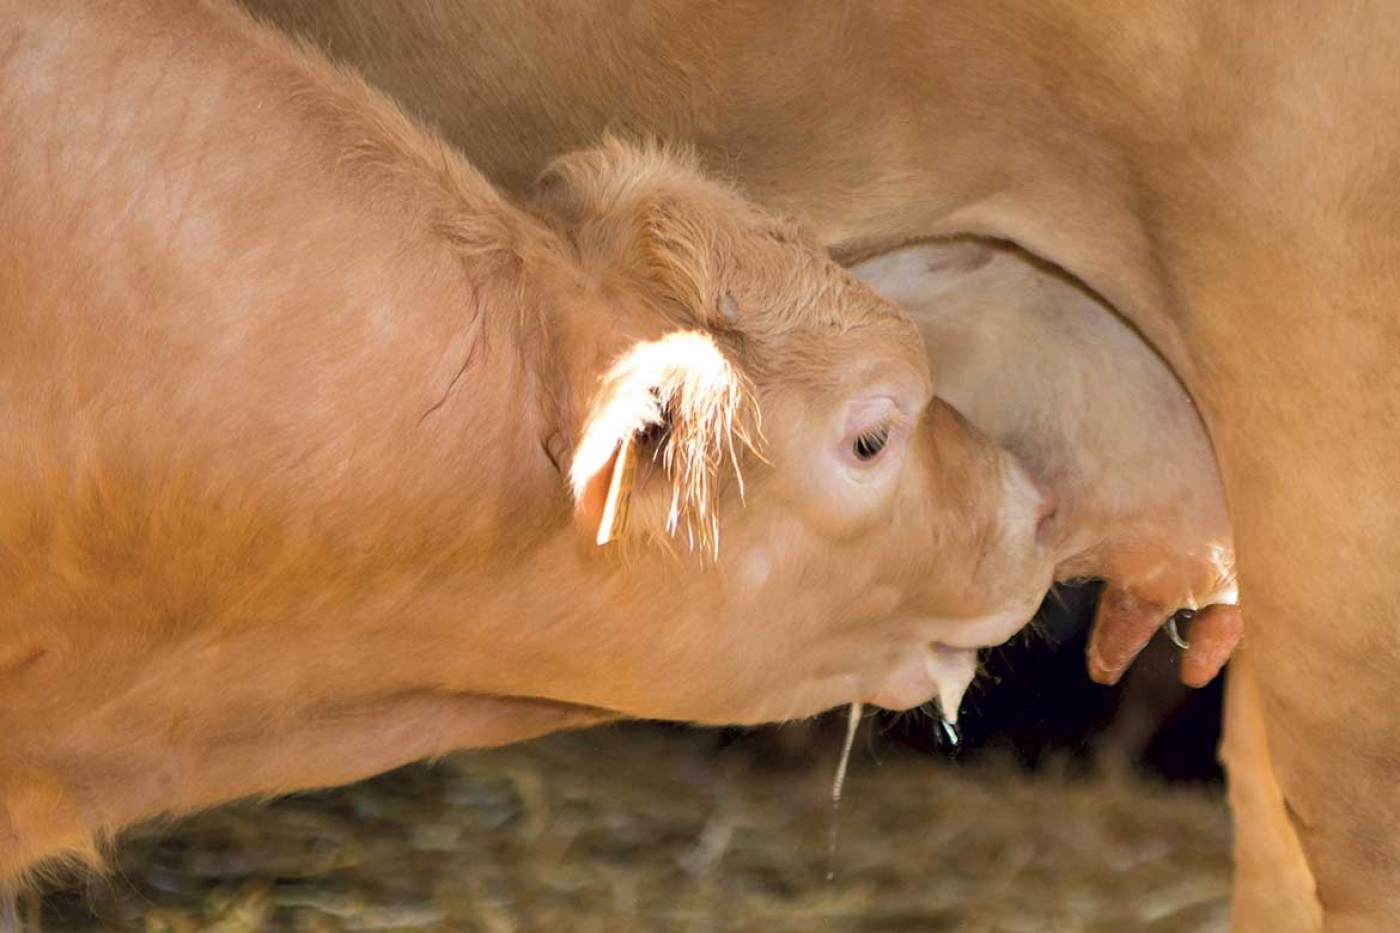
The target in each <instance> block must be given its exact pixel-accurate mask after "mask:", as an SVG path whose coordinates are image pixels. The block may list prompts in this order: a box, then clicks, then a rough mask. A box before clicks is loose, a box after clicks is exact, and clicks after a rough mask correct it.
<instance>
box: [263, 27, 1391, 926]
mask: <svg viewBox="0 0 1400 933" xmlns="http://www.w3.org/2000/svg"><path fill="white" fill-rule="evenodd" d="M253 6H255V7H257V8H259V9H263V10H266V11H268V12H269V13H272V12H276V14H277V16H278V18H279V19H280V20H281V21H282V22H284V23H285V24H287V25H289V26H290V27H292V28H294V29H297V28H299V29H304V30H306V31H308V32H310V33H312V34H314V35H316V36H317V37H318V38H320V39H322V40H323V41H324V42H325V43H326V45H327V47H328V48H330V49H331V50H332V52H333V53H334V54H336V55H338V56H341V57H345V58H348V59H351V60H353V61H355V62H357V63H358V64H360V65H361V66H362V67H363V68H364V69H365V70H366V72H367V73H368V74H369V75H370V76H371V77H372V79H373V80H375V81H376V82H377V83H379V84H380V85H381V86H383V87H385V88H387V89H388V90H390V91H391V92H392V93H394V94H396V95H399V96H400V97H401V99H404V100H408V101H412V102H413V106H414V108H415V110H416V111H417V112H419V113H422V114H424V115H425V116H426V118H428V119H429V120H431V121H432V122H434V123H435V124H436V125H438V126H439V127H441V128H442V129H443V130H444V131H445V132H446V133H447V134H448V136H449V137H450V138H452V139H453V140H454V141H456V142H457V143H458V144H460V145H462V146H463V147H464V148H465V149H466V151H468V152H469V153H471V154H472V156H473V158H475V159H476V160H477V164H478V165H480V166H481V167H482V169H483V170H484V171H485V172H486V173H487V174H488V175H489V176H490V177H492V178H494V179H496V180H497V181H499V182H501V183H503V184H505V185H506V186H507V187H514V186H516V185H519V184H523V183H525V182H526V181H528V179H529V178H530V177H531V175H532V174H533V172H534V171H535V170H536V167H537V166H538V165H540V164H541V163H542V162H543V160H545V159H546V158H548V157H549V155H550V154H551V153H552V152H554V151H558V150H562V149H565V148H571V147H574V146H577V145H580V144H583V143H586V142H587V141H588V140H591V139H593V138H595V137H596V135H597V134H598V132H599V131H600V130H601V129H603V128H604V127H607V126H609V125H612V126H617V127H621V128H631V129H636V130H650V131H654V132H660V133H663V134H666V135H669V136H674V137H677V138H681V139H689V140H693V141H695V142H696V143H698V144H699V145H700V146H701V147H702V151H703V153H704V155H705V157H706V159H707V160H708V161H709V162H710V163H711V164H713V165H716V166H719V167H721V168H723V169H724V170H726V171H728V172H730V173H732V174H733V175H735V176H736V177H738V178H739V179H741V180H742V182H743V183H744V185H745V187H746V189H747V190H748V191H750V192H751V193H753V194H754V195H755V196H757V197H758V198H759V199H761V200H762V201H764V202H765V203H767V204H769V205H771V206H777V207H781V208H783V209H787V210H791V211H794V212H796V213H799V214H802V215H803V216H805V217H806V218H807V219H808V221H809V222H810V223H811V224H812V226H813V227H814V229H815V230H816V231H817V233H818V235H819V236H820V237H821V239H822V242H824V243H826V244H827V245H829V246H830V247H832V248H833V249H835V250H837V251H838V252H839V253H841V254H842V255H845V256H849V257H858V256H864V255H870V254H872V253H874V252H878V251H881V250H884V249H887V248H890V247H893V246H897V245H899V244H901V243H904V242H908V241H910V240H915V239H922V238H926V237H930V236H936V235H941V234H959V233H973V234H983V235H988V236H992V237H997V238H1002V239H1007V240H1011V241H1013V242H1015V243H1017V244H1019V245H1020V246H1021V247H1024V248H1025V249H1027V250H1029V251H1030V252H1031V253H1033V254H1036V255H1037V256H1039V257H1041V258H1042V259H1044V260H1047V261H1049V262H1051V263H1053V264H1055V265H1057V266H1059V267H1061V268H1063V269H1065V270H1067V271H1068V272H1069V273H1070V274H1071V275H1073V276H1074V277H1075V278H1077V279H1078V280H1079V281H1081V282H1083V283H1084V284H1085V285H1086V286H1087V287H1088V288H1089V289H1090V290H1092V291H1093V292H1095V293H1096V294H1097V295H1099V296H1100V297H1102V298H1103V299H1104V300H1105V301H1107V302H1108V303H1109V304H1110V305H1111V306H1112V307H1113V308H1114V309H1115V310H1116V311H1117V312H1118V313H1120V314H1122V315H1123V316H1124V317H1126V318H1127V319H1128V320H1129V321H1130V322H1131V323H1132V324H1133V325H1134V326H1135V327H1136V328H1137V329H1138V330H1139V331H1140V332H1141V333H1142V334H1143V335H1144V336H1145V337H1146V338H1147V339H1148V340H1149V342H1150V343H1151V344H1152V345H1153V346H1154V347H1155V348H1156V350H1157V351H1158V352H1160V353H1161V354H1162V356H1163V357H1164V358H1165V359H1166V361H1167V362H1168V363H1169V364H1170V365H1171V367H1172V368H1173V369H1174V370H1175V372H1176V373H1177V374H1178V375H1179V376H1180V377H1181V378H1182V381H1183V383H1184V384H1185V386H1186V388H1187V389H1188V391H1189V392H1190V394H1191V396H1192V397H1193V399H1194V400H1195V401H1196V403H1197V405H1198V406H1199V407H1200V409H1201V413H1202V415H1203V417H1204V420H1205V423H1206V425H1207V427H1208V429H1209V431H1210V435H1211V439H1212V441H1213V444H1214V447H1215V450H1216V453H1217V455H1218V458H1219V461H1220V467H1221V472H1222V476H1223V480H1224V484H1225V489H1226V493H1227V495H1228V499H1229V503H1230V509H1231V516H1232V520H1233V523H1234V530H1235V540H1236V544H1237V547H1238V551H1239V569H1240V574H1241V585H1242V589H1243V592H1244V594H1245V595H1246V597H1247V600H1248V605H1249V610H1250V617H1249V623H1248V630H1247V632H1246V637H1247V641H1248V645H1249V648H1250V651H1251V656H1252V658H1253V660H1252V662H1251V663H1252V664H1253V665H1254V668H1255V671H1256V673H1257V677H1255V678H1254V680H1253V681H1252V685H1251V687H1250V689H1252V690H1255V691H1257V693H1258V697H1257V705H1256V708H1257V709H1258V710H1259V711H1260V714H1259V722H1260V729H1259V731H1262V732H1263V733H1264V734H1265V735H1264V739H1265V740H1264V741H1261V742H1258V743H1256V747H1259V748H1267V751H1268V754H1269V756H1270V758H1271V759H1272V760H1271V770H1272V774H1273V776H1274V777H1275V778H1276V780H1277V786H1278V788H1279V790H1280V793H1281V795H1282V797H1283V799H1284V801H1285V803H1286V805H1287V807H1286V808H1283V809H1280V808H1275V809H1274V810H1272V811H1270V810H1261V811H1260V813H1263V814H1265V815H1266V816H1269V818H1275V819H1276V818H1279V814H1280V813H1285V814H1287V817H1286V818H1287V819H1289V820H1291V821H1292V827H1291V828H1289V830H1288V832H1282V831H1274V830H1273V829H1270V828H1264V829H1263V830H1262V834H1263V836H1264V837H1265V838H1269V839H1283V838H1288V837H1290V835H1291V834H1292V833H1293V831H1294V830H1296V837H1297V838H1298V840H1299V842H1300V844H1301V846H1302V849H1303V851H1304V852H1306V854H1307V860H1308V864H1309V866H1310V868H1311V870H1312V871H1313V873H1314V874H1315V875H1316V882H1317V887H1316V890H1317V897H1318V898H1319V899H1320V903H1321V905H1322V910H1321V912H1320V914H1319V916H1320V917H1321V922H1322V923H1323V924H1324V925H1325V926H1326V928H1327V929H1328V930H1329V931H1350V930H1363V929H1365V930H1370V929H1386V928H1391V927H1393V926H1395V925H1396V923H1397V922H1400V883H1397V879H1400V823H1397V816H1396V815H1397V814H1400V784H1397V783H1396V781H1395V780H1394V774H1395V771H1396V768H1397V766H1400V719H1397V717H1395V716H1394V715H1393V714H1392V712H1391V711H1392V709H1393V707H1394V705H1395V703H1394V701H1395V687H1394V685H1395V682H1396V678H1397V670H1400V649H1397V648H1396V647H1395V645H1396V638H1395V634H1396V620H1397V618H1398V617H1400V586H1397V580H1396V569H1395V568H1396V555H1397V554H1400V511H1398V510H1400V474H1397V471H1396V470H1395V467H1394V464H1395V459H1396V456H1395V455H1396V441H1395V438H1396V437H1397V436H1400V403H1398V400H1400V381H1398V380H1400V375H1397V370H1396V367H1395V366H1394V364H1393V361H1394V358H1395V355H1396V352H1397V348H1400V327H1397V316H1396V313H1395V310H1394V296H1395V294H1396V293H1397V291H1400V237H1397V236H1396V230H1397V211H1396V199H1395V178H1396V177H1397V174H1400V122H1397V121H1396V120H1395V119H1394V118H1393V117H1392V116H1391V114H1393V113H1394V112H1395V110H1396V105H1397V104H1400V80H1398V79H1397V77H1396V70H1395V62H1394V49H1395V48H1396V47H1397V46H1400V11H1398V10H1397V8H1396V7H1395V6H1394V5H1393V4H1388V3H1383V2H1363V3H1359V4H1354V5H1351V6H1348V7H1347V9H1346V11H1345V14H1344V15H1343V14H1339V13H1338V11H1336V10H1335V9H1332V8H1324V7H1321V6H1318V5H1316V4H1309V3H1302V2H1293V0H1287V2H1280V3H1274V4H1264V5H1258V4H1220V3H1212V2H1208V0H1199V2H1197V0H1190V2H1184V3H1168V2H1154V3H1140V4H1133V5H1124V4H1119V3H1102V2H1092V0H1091V2H1084V0H1065V2H1050V3H1025V2H1022V0H991V2H987V0H968V2H961V0H952V2H946V3H938V4H929V3H923V2H914V0H909V2H901V0H896V2H880V3H874V2H870V3H865V2H848V3H834V4H827V5H823V6H822V7H821V8H820V9H814V8H813V7H812V6H811V5H809V4H784V3H734V2H729V0H723V2H720V0H714V2H667V0H661V2H656V0H639V2H637V3H630V4H622V5H618V4H603V3H586V2H574V0H540V2H533V3H524V4H522V3H497V2H491V0H481V2H472V3H463V4H459V5H450V6H449V5H444V4H426V3H424V4H418V3H414V2H411V0H406V2H399V3H376V4H360V3H354V2H349V0H340V2H335V0H314V2H313V0H255V2H253ZM484 127H489V128H490V131H489V132H486V131H484V130H483V128H484ZM1236 706H1237V708H1238V706H1239V705H1238V704H1237V705H1236ZM1231 715H1232V716H1233V715H1234V714H1231ZM1248 760H1249V758H1248V756H1241V757H1239V758H1236V759H1233V762H1234V763H1233V765H1232V766H1233V767H1236V768H1238V767H1242V765H1241V764H1240V762H1244V761H1248ZM1252 831H1253V829H1252V827H1251V826H1250V825H1249V824H1248V823H1247V822H1242V823H1240V825H1238V826H1237V832H1239V833H1250V832H1252ZM1240 851H1241V852H1249V851H1252V849H1251V847H1249V846H1242V847H1241V849H1240ZM1261 878H1262V879H1264V881H1263V883H1265V884H1267V883H1269V882H1268V876H1267V875H1255V874H1252V873H1243V874H1242V875H1241V881H1242V883H1245V884H1257V883H1260V879H1261ZM1279 883H1284V881H1283V880H1282V879H1279ZM1265 896H1272V894H1271V892H1268V891H1265V892H1261V894H1260V895H1259V897H1255V896H1253V895H1245V896H1242V898H1241V901H1240V903H1241V907H1242V912H1241V914H1240V915H1239V916H1238V917H1237V926H1238V928H1239V929H1241V930H1245V931H1251V930H1257V929H1267V930H1269V931H1271V933H1277V931H1278V930H1280V929H1282V928H1281V927H1278V926H1275V925H1269V924H1268V923H1267V922H1266V921H1265V920H1264V919H1263V918H1262V917H1258V916H1255V915H1253V914H1252V913H1251V912H1250V910H1251V908H1249V907H1248V905H1249V904H1251V903H1257V902H1259V901H1260V900H1261V899H1262V898H1263V897H1265ZM1302 896H1304V897H1311V896H1312V895H1311V892H1309V891H1304V892H1302ZM1292 919H1293V921H1294V925H1295V927H1296V928H1298V929H1306V928H1309V926H1308V924H1307V922H1306V921H1307V918H1306V917H1305V916H1298V917H1295V918H1292Z"/></svg>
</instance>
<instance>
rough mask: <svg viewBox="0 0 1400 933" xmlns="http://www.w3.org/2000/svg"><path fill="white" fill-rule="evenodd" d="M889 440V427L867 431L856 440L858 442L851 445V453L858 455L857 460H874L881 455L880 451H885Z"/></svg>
mask: <svg viewBox="0 0 1400 933" xmlns="http://www.w3.org/2000/svg"><path fill="white" fill-rule="evenodd" d="M889 439H890V429H889V428H888V427H880V428H876V429H875V430H874V431H867V432H865V433H864V434H862V435H861V436H860V437H858V438H856V442H855V443H854V444H852V445H851V452H852V453H854V454H855V455H856V459H857V460H864V461H870V460H874V459H875V458H876V457H878V456H879V455H880V451H882V450H884V449H885V444H886V443H887V442H888V441H889Z"/></svg>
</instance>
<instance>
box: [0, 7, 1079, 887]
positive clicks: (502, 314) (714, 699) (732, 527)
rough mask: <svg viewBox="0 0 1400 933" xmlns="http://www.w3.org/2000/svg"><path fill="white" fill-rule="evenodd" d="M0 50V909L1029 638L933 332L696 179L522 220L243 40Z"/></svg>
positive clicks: (1037, 579) (60, 24) (15, 40)
mask: <svg viewBox="0 0 1400 933" xmlns="http://www.w3.org/2000/svg"><path fill="white" fill-rule="evenodd" d="M0 10H3V13H4V15H3V16H0V22H3V23H4V26H3V27H0V49H3V50H4V52H3V55H0V162H3V164H4V165H5V166H6V171H5V172H4V173H3V174H0V239H3V241H4V242H5V243H6V244H7V253H6V255H5V258H4V260H3V262H0V329H3V332H4V333H5V335H6V340H5V341H4V342H3V344H2V345H0V418H3V428H4V430H3V431H0V477H3V479H0V885H4V884H13V883H16V882H17V881H18V880H20V879H21V878H22V876H23V875H24V874H25V872H26V871H27V870H28V869H29V868H30V867H32V866H33V865H35V864H36V863H37V862H39V861H40V860H43V859H47V858H52V857H55V856H65V855H66V856H69V857H72V858H76V859H78V860H81V861H86V862H91V861H93V860H95V859H96V857H97V853H96V848H97V844H98V842H99V841H100V840H102V839H104V838H106V837H108V836H110V835H111V834H112V833H115V832H116V831H118V830H120V829H121V828H122V827H124V826H126V825H128V824H129V823H131V822H132V821H134V820H138V819H142V818H146V817H150V816H153V815H156V814H160V813H178V812H182V811H188V810H190V809H193V808H197V807H203V806H208V805H211V804H215V803H217V802H219V801H222V800H226V799H229V798H232V797H236V796H241V795H248V794H270V793H278V792H285V791H289V790H293V789H297V788H304V787H312V786H317V785H325V784H331V783H336V782H342V781H347V780H351V779H354V778H357V777H360V776H363V775H367V774H370V773H373V772H376V771H379V770H381V769H385V768H388V767H391V766H395V765H397V764H400V763H403V762H406V761H409V760H412V759H415V758H419V757H423V756H428V755H433V754H437V753H440V752H443V751H447V750H450V749H453V748H459V747H465V746H469V745H481V744H488V743H494V742H504V741H510V740H513V739H518V738H522V737H525V736H528V735H533V734H538V733H541V732H545V731H548V730H550V729H554V728H561V727H565V726H571V725H581V724H587V723H591V722H597V721H600V720H602V719H606V718H609V717H613V716H618V715H633V716H648V717H665V718H672V719H685V720H694V721H699V722H706V723H749V722H757V721H761V720H770V719H781V718H787V717H795V716H802V715H806V714H810V713H813V712H816V711H818V710H821V709H824V708H827V707H830V706H832V705H835V704H840V703H845V702H849V701H853V700H870V701H874V702H879V703H884V704H886V705H890V706H894V707H903V706H909V705H913V704H916V703H920V702H922V701H924V700H926V699H927V698H928V697H930V696H931V695H933V694H934V693H936V692H939V691H941V692H942V693H943V695H944V696H945V698H947V699H948V700H949V702H950V705H953V706H956V698H957V697H956V694H957V693H958V692H959V691H960V689H961V686H962V685H963V684H964V683H965V680H966V678H967V677H969V676H970V669H971V665H972V664H973V663H975V651H976V648H977V647H978V646H981V645H987V644H993V643H996V642H999V641H1001V640H1003V639H1005V638H1006V637H1007V636H1008V635H1010V634H1011V633H1012V632H1013V631H1015V629H1017V628H1018V627H1019V626H1020V625H1021V624H1022V623H1023V622H1024V620H1025V619H1026V618H1027V617H1028V616H1029V615H1030V614H1031V613H1032V612H1033V611H1034V609H1035V607H1036V605H1037V604H1038V603H1039V601H1040V599H1041V597H1042V595H1043V593H1044V591H1045V589H1046V587H1047V586H1048V584H1049V582H1050V578H1051V573H1052V564H1053V558H1052V555H1051V553H1050V550H1049V548H1048V547H1047V546H1046V542H1045V540H1044V536H1043V535H1042V534H1041V532H1042V531H1043V530H1044V529H1045V528H1046V527H1048V524H1047V519H1048V518H1049V514H1050V509H1049V506H1048V504H1047V502H1046V500H1045V499H1044V498H1043V497H1042V496H1041V494H1040V493H1039V492H1038V491H1037V489H1036V488H1035V486H1034V484H1033V483H1032V482H1031V481H1030V479H1029V478H1028V474H1027V473H1026V471H1025V470H1024V469H1023V468H1022V467H1021V466H1020V465H1018V463H1017V462H1016V461H1015V460H1014V459H1013V458H1012V457H1011V456H1009V455H1008V454H1006V453H1005V452H1003V451H1002V450H1001V449H1000V448H997V447H995V446H993V445H992V444H990V443H989V442H988V441H986V440H984V439H983V438H982V437H981V436H980V435H978V434H977V433H976V432H975V431H973V430H972V429H970V428H969V427H968V426H966V425H965V424H964V423H963V422H962V421H961V420H960V419H959V417H958V416H957V415H955V414H954V412H953V411H952V410H951V409H950V408H949V407H948V406H947V405H946V404H944V403H942V402H939V401H937V400H935V399H934V398H933V383H932V379H931V376H930V370H929V367H928V361H927V358H926V357H925V355H924V353H923V350H922V348H921V346H920V341H919V337H918V333H917V330H916V329H915V328H914V326H913V325H912V324H911V323H910V322H909V321H908V320H907V319H906V318H904V317H903V316H901V315H900V314H899V313H897V311H896V309H895V308H894V307H893V306H892V305H890V304H888V303H887V302H885V301H883V300H881V299H879V298H877V297H876V296H875V295H874V294H873V293H872V292H870V291H869V290H868V289H867V288H866V287H865V286H864V285H862V284H861V283H859V282H858V281H857V280H856V279H854V278H853V277H852V276H850V275H849V274H848V273H846V272H845V271H843V270H841V269H840V268H839V267H837V266H835V265H833V264H831V263H830V262H829V261H827V260H826V259H825V258H824V257H823V256H822V255H821V254H820V253H819V252H818V251H817V250H815V249H813V248H812V246H811V244H810V243H809V242H808V241H807V240H806V239H805V238H804V236H803V235H802V233H801V232H800V231H798V230H796V229H795V228H793V227H792V226H791V225H790V224H788V223H786V222H784V221H782V220H779V219H777V218H775V217H772V216H770V215H768V214H766V213H764V212H762V211H760V210H759V209H757V208H755V207H752V206H750V205H748V204H746V203H744V202H743V201H741V200H740V199H739V198H737V197H736V196H735V195H734V194H733V193H732V192H730V191H729V190H728V189H726V188H724V187H722V186H720V185H718V184H716V183H713V182H710V181H707V180H705V179H704V178H702V177H701V176H700V175H698V174H697V173H696V172H695V170H694V169H693V168H692V167H691V166H690V165H689V164H687V163H686V162H684V161H683V160H677V159H675V158H671V157H667V156H665V155H663V154H662V153H660V152H656V151H647V150H638V149H635V148H629V147H626V146H622V145H620V144H616V143H609V144H607V145H605V146H603V147H602V148H601V149H597V150H594V151H591V152H586V153H582V154H577V155H574V156H572V157H569V158H565V159H563V160H562V161H558V162H556V163H555V164H554V165H553V166H552V167H551V168H550V169H549V170H548V171H547V172H546V173H545V176H544V178H543V180H542V182H541V184H540V186H539V189H538V191H537V193H536V196H535V198H534V200H533V202H532V203H531V204H530V205H529V208H528V210H527V209H522V208H520V207H517V206H514V205H512V204H510V203H508V202H507V201H506V200H505V199H503V197H502V196H501V195H499V194H498V193H497V192H496V191H495V190H493V189H492V187H491V186H490V185H488V184H487V183H486V182H485V181H484V179H483V178H482V177H481V176H480V175H479V174H478V173H477V172H476V171H475V170H474V169H473V168H472V167H471V166H470V165H468V164H467V163H465V162H464V161H463V160H462V159H461V158H460V157H458V156H457V155H456V154H455V153H454V152H453V151H452V150H450V149H449V148H447V147H446V146H444V145H443V144H442V143H441V142H440V141H439V140H437V139H436V138H435V137H433V136H431V135H430V134H427V133H425V132H424V131H422V130H420V129H419V128H417V127H415V126H414V125H413V124H412V123H411V122H410V121H408V120H407V119H406V118H405V117H404V116H403V115H402V114H401V113H400V112H399V111H397V110H396V109H395V108H393V107H392V106H391V105H390V104H388V103H387V102H386V101H385V100H384V99H383V98H381V97H379V96H378V95H376V94H375V93H373V92H372V91H370V90H369V89H368V88H367V87H366V86H365V85H364V84H363V83H361V82H359V81H358V80H355V79H353V78H351V77H349V76H347V75H345V74H343V73H341V72H339V71H337V70H335V69H334V68H332V67H331V66H329V65H327V64H326V63H325V62H323V61H321V60H319V59H318V58H316V57H315V56H312V55H309V54H308V53H306V52H304V51H302V50H299V49H296V48H295V47H293V46H291V45H290V44H288V43H286V42H284V41H283V40H281V39H279V38H276V37H275V36H273V35H271V34H269V33H268V32H266V31H265V30H262V29H261V28H259V27H257V26H256V25H254V24H253V23H252V22H251V21H249V20H247V19H246V18H244V17H243V16H242V15H241V14H237V13H234V12H232V11H231V10H229V9H226V8H224V7H222V6H219V5H215V4H187V3H179V2H169V3H165V2H159V0H119V2H112V3H106V4H89V3H85V2H80V0H72V2H51V3H44V4H29V3H23V2H15V3H4V4H0ZM600 542H601V543H605V546H602V547H600V546H599V544H600Z"/></svg>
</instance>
